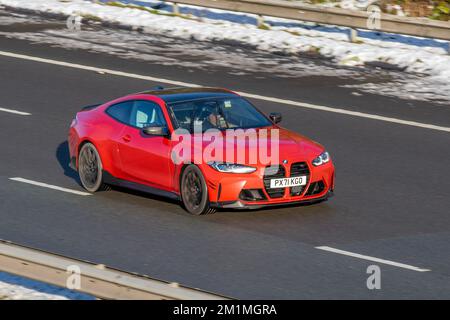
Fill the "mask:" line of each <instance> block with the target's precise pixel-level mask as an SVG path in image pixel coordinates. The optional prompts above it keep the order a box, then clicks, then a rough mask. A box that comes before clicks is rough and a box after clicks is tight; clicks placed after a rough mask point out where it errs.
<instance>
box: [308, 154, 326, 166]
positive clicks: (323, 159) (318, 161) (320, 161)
mask: <svg viewBox="0 0 450 320" xmlns="http://www.w3.org/2000/svg"><path fill="white" fill-rule="evenodd" d="M328 161H330V154H329V153H328V152H326V151H325V152H324V153H322V154H321V155H320V156H318V157H317V158H315V159H314V160H313V161H312V164H313V165H314V166H316V167H318V166H321V165H323V164H325V163H327V162H328Z"/></svg>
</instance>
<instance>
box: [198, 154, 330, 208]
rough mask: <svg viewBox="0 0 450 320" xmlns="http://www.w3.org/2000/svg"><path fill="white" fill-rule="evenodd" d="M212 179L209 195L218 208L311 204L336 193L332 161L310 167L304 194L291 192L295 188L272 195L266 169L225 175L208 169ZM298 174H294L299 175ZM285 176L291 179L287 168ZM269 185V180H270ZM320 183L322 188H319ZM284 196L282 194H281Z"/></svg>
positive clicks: (209, 179) (207, 172)
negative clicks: (265, 173) (268, 187)
mask: <svg viewBox="0 0 450 320" xmlns="http://www.w3.org/2000/svg"><path fill="white" fill-rule="evenodd" d="M204 170H205V171H206V172H204V174H205V176H206V177H208V179H207V184H208V194H209V200H210V203H211V204H212V205H213V206H215V207H217V208H237V209H239V208H255V209H256V208H261V207H266V206H277V205H278V206H282V205H289V204H297V203H308V202H309V203H310V202H317V201H321V200H324V199H328V198H329V197H330V196H331V195H332V194H333V191H334V187H335V186H334V180H335V179H334V174H335V169H334V165H333V163H332V162H330V163H327V164H325V165H323V166H319V167H313V166H309V177H308V183H307V185H306V186H305V187H304V188H303V190H302V191H301V192H300V193H291V188H289V187H287V188H284V190H285V191H281V190H280V193H278V195H275V196H274V195H272V194H269V192H268V191H269V190H268V189H267V185H266V186H265V182H264V167H263V168H258V170H257V171H256V172H255V173H252V174H224V173H217V172H216V171H212V170H213V169H210V168H205V169H204ZM296 174H297V173H293V174H292V176H295V175H296ZM285 177H291V172H290V170H289V168H288V167H286V171H285ZM266 182H267V179H266ZM318 183H320V188H318V189H317V190H316V189H315V185H316V184H318ZM248 191H249V192H256V193H258V194H259V195H260V196H255V197H248V196H245V194H244V195H243V194H242V193H246V192H248ZM281 193H282V194H281Z"/></svg>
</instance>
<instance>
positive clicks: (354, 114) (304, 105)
mask: <svg viewBox="0 0 450 320" xmlns="http://www.w3.org/2000/svg"><path fill="white" fill-rule="evenodd" d="M0 56H5V57H11V58H17V59H24V60H29V61H36V62H42V63H47V64H53V65H58V66H63V67H69V68H75V69H81V70H88V71H94V72H98V73H102V74H111V75H115V76H121V77H128V78H133V79H140V80H147V81H152V82H163V83H168V84H172V85H175V86H182V87H191V88H195V87H201V86H200V85H198V84H194V83H187V82H182V81H175V80H169V79H164V78H157V77H152V76H144V75H140V74H135V73H128V72H123V71H117V70H111V69H103V68H97V67H92V66H85V65H81V64H76V63H70V62H64V61H58V60H51V59H45V58H38V57H33V56H28V55H23V54H17V53H12V52H6V51H0ZM237 93H238V94H240V95H241V96H243V97H246V98H253V99H258V100H264V101H270V102H275V103H280V104H285V105H290V106H295V107H301V108H306V109H313V110H319V111H326V112H333V113H338V114H344V115H347V116H352V117H358V118H366V119H372V120H378V121H384V122H390V123H396V124H401V125H407V126H412V127H418V128H423V129H431V130H436V131H444V132H450V128H449V127H443V126H437V125H433V124H428V123H422V122H415V121H409V120H402V119H397V118H390V117H384V116H379V115H375V114H370V113H364V112H358V111H350V110H346V109H339V108H331V107H326V106H320V105H315V104H310V103H305V102H298V101H293V100H286V99H280V98H274V97H268V96H262V95H258V94H252V93H247V92H237Z"/></svg>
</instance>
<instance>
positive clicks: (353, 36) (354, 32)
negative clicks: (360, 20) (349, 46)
mask: <svg viewBox="0 0 450 320" xmlns="http://www.w3.org/2000/svg"><path fill="white" fill-rule="evenodd" d="M349 38H350V42H356V41H357V40H358V30H356V29H353V28H351V29H350V36H349Z"/></svg>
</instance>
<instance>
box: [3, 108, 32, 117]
mask: <svg viewBox="0 0 450 320" xmlns="http://www.w3.org/2000/svg"><path fill="white" fill-rule="evenodd" d="M0 111H3V112H8V113H14V114H18V115H21V116H31V113H28V112H22V111H18V110H12V109H5V108H0Z"/></svg>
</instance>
